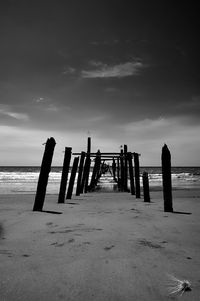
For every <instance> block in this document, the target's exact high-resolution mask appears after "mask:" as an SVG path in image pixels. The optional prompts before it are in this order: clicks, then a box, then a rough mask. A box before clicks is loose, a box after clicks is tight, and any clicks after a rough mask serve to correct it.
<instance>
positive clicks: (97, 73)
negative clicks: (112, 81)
mask: <svg viewBox="0 0 200 301" xmlns="http://www.w3.org/2000/svg"><path fill="white" fill-rule="evenodd" d="M90 66H91V67H92V69H91V70H82V72H81V75H82V77H83V78H107V77H117V78H122V77H127V76H132V75H139V72H140V70H141V69H143V68H144V64H143V63H142V62H141V61H130V62H125V63H121V64H118V65H108V64H103V63H102V62H96V61H91V62H90Z"/></svg>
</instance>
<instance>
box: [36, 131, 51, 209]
mask: <svg viewBox="0 0 200 301" xmlns="http://www.w3.org/2000/svg"><path fill="white" fill-rule="evenodd" d="M55 145H56V141H55V139H54V138H53V137H51V138H48V139H47V142H46V145H45V150H44V155H43V159H42V164H41V169H40V175H39V179H38V185H37V192H36V196H35V203H34V206H33V211H42V208H43V205H44V199H45V195H46V188H47V184H48V178H49V173H50V170H51V163H52V158H53V153H54V148H55Z"/></svg>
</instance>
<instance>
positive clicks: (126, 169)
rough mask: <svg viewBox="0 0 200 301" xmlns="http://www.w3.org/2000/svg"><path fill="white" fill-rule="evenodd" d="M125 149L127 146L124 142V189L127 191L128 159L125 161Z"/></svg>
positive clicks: (126, 149)
mask: <svg viewBox="0 0 200 301" xmlns="http://www.w3.org/2000/svg"><path fill="white" fill-rule="evenodd" d="M127 151H128V147H127V145H126V144H124V191H128V183H127V182H128V174H127V171H128V161H127Z"/></svg>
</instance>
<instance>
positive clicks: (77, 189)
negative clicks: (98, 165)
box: [76, 152, 85, 196]
mask: <svg viewBox="0 0 200 301" xmlns="http://www.w3.org/2000/svg"><path fill="white" fill-rule="evenodd" d="M84 160H85V152H81V159H80V164H79V169H78V180H77V186H76V195H77V196H78V195H80V193H81V182H82V175H83V165H84Z"/></svg>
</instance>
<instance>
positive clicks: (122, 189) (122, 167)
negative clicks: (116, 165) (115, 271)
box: [120, 149, 124, 191]
mask: <svg viewBox="0 0 200 301" xmlns="http://www.w3.org/2000/svg"><path fill="white" fill-rule="evenodd" d="M120 171H121V172H120V176H121V179H120V190H121V191H124V154H123V150H122V149H121V154H120Z"/></svg>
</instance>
